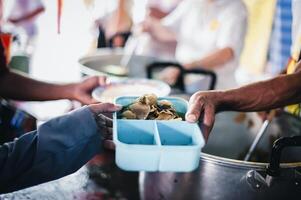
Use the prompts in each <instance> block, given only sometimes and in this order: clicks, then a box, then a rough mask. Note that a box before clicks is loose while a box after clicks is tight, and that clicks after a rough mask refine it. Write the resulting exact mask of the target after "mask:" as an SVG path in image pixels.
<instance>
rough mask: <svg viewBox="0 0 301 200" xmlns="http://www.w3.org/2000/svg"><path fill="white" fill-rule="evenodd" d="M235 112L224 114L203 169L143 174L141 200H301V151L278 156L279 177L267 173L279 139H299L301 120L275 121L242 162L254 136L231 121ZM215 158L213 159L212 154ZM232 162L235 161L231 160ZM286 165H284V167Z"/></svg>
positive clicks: (202, 162)
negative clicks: (252, 153) (274, 147)
mask: <svg viewBox="0 0 301 200" xmlns="http://www.w3.org/2000/svg"><path fill="white" fill-rule="evenodd" d="M235 114H236V113H234V112H230V113H221V114H219V115H218V116H217V119H216V126H215V128H214V130H213V133H212V135H211V138H210V140H209V141H208V144H207V146H206V147H205V148H204V149H203V151H205V152H206V153H201V154H200V166H199V168H198V169H197V170H195V171H193V172H190V173H159V172H156V173H145V172H143V173H141V174H140V181H139V183H140V192H141V198H142V199H146V200H149V199H173V200H177V199H189V200H194V199H198V200H199V199H205V200H211V199H212V200H213V199H231V200H236V199H237V200H240V199H300V195H301V171H300V170H301V162H300V160H301V158H300V152H301V151H300V147H293V148H291V147H289V148H285V149H283V151H282V152H280V153H279V154H280V155H282V156H281V158H282V159H281V161H282V164H280V169H279V175H277V176H276V175H275V176H274V175H273V176H271V175H270V173H269V174H268V170H267V167H268V166H269V157H270V156H271V155H270V154H271V149H272V147H271V146H272V144H273V142H274V140H275V139H276V138H278V137H282V136H284V137H287V136H293V135H300V130H301V126H300V121H299V119H298V118H295V117H293V116H291V115H289V114H283V115H281V116H279V117H277V118H275V119H274V120H273V121H272V123H271V124H270V126H269V128H268V130H267V131H266V133H265V135H264V137H263V138H262V139H261V141H260V143H259V144H258V146H257V148H256V151H255V152H254V155H253V157H252V159H253V160H254V162H247V161H242V160H241V159H242V158H244V155H245V153H246V152H247V151H246V150H247V149H248V148H249V146H250V145H251V143H252V141H253V139H254V137H255V135H254V134H252V133H250V132H249V131H248V129H247V128H246V127H244V126H243V125H242V124H237V123H235V122H233V117H234V116H235ZM210 154H211V155H210ZM230 158H231V159H230ZM283 162H286V163H283Z"/></svg>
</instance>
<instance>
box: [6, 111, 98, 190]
mask: <svg viewBox="0 0 301 200" xmlns="http://www.w3.org/2000/svg"><path fill="white" fill-rule="evenodd" d="M100 149H101V136H100V134H99V133H98V129H97V125H96V122H95V120H94V116H93V114H92V112H91V111H90V110H89V108H87V107H86V108H81V109H79V110H76V111H73V112H71V113H69V114H67V115H64V116H62V117H58V118H54V119H52V120H50V121H48V122H46V123H44V124H43V125H41V126H40V127H39V128H38V129H37V131H33V132H30V133H27V134H25V135H23V136H22V137H20V138H18V139H16V140H15V141H13V142H10V143H6V144H4V145H1V146H0V193H3V192H11V191H15V190H19V189H22V188H25V187H29V186H33V185H37V184H40V183H43V182H47V181H50V180H54V179H58V178H60V177H63V176H66V175H68V174H71V173H73V172H75V171H76V170H78V169H79V168H80V167H81V166H83V165H84V164H85V163H86V162H88V161H89V160H90V159H91V158H92V157H93V156H94V155H95V154H97V153H99V151H100Z"/></svg>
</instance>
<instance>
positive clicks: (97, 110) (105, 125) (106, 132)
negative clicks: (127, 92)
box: [88, 103, 122, 149]
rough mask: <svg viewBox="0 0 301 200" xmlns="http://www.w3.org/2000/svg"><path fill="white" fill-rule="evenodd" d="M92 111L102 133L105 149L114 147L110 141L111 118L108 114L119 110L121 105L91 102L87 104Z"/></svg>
mask: <svg viewBox="0 0 301 200" xmlns="http://www.w3.org/2000/svg"><path fill="white" fill-rule="evenodd" d="M88 107H89V109H90V110H91V111H92V113H93V114H94V115H95V120H96V123H97V125H98V128H99V130H100V133H101V134H102V139H103V145H104V147H105V148H107V149H114V148H115V145H114V143H113V141H112V127H113V122H112V119H111V118H109V117H108V114H112V113H113V112H116V111H119V110H120V109H121V108H122V106H119V105H115V104H111V103H100V104H92V105H89V106H88Z"/></svg>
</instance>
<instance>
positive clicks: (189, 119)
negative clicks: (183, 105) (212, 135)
mask: <svg viewBox="0 0 301 200" xmlns="http://www.w3.org/2000/svg"><path fill="white" fill-rule="evenodd" d="M196 120H197V118H196V116H195V115H194V114H189V115H188V116H187V121H189V122H195V121H196Z"/></svg>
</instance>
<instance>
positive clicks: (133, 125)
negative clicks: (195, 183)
mask: <svg viewBox="0 0 301 200" xmlns="http://www.w3.org/2000/svg"><path fill="white" fill-rule="evenodd" d="M115 103H117V104H120V105H122V106H123V109H122V110H121V111H120V112H118V113H115V114H114V117H113V120H114V126H113V138H114V143H115V146H116V157H115V161H116V164H117V166H118V167H120V168H121V169H123V170H126V171H173V172H188V171H193V170H194V169H196V168H197V167H198V165H199V158H200V151H201V148H202V147H203V146H204V144H205V142H204V138H203V135H202V133H201V130H200V128H199V126H198V125H197V124H196V123H188V122H186V121H185V113H186V111H187V101H185V100H183V99H180V98H171V97H157V96H156V95H153V94H149V95H143V96H140V97H137V96H125V97H118V98H116V99H115Z"/></svg>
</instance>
